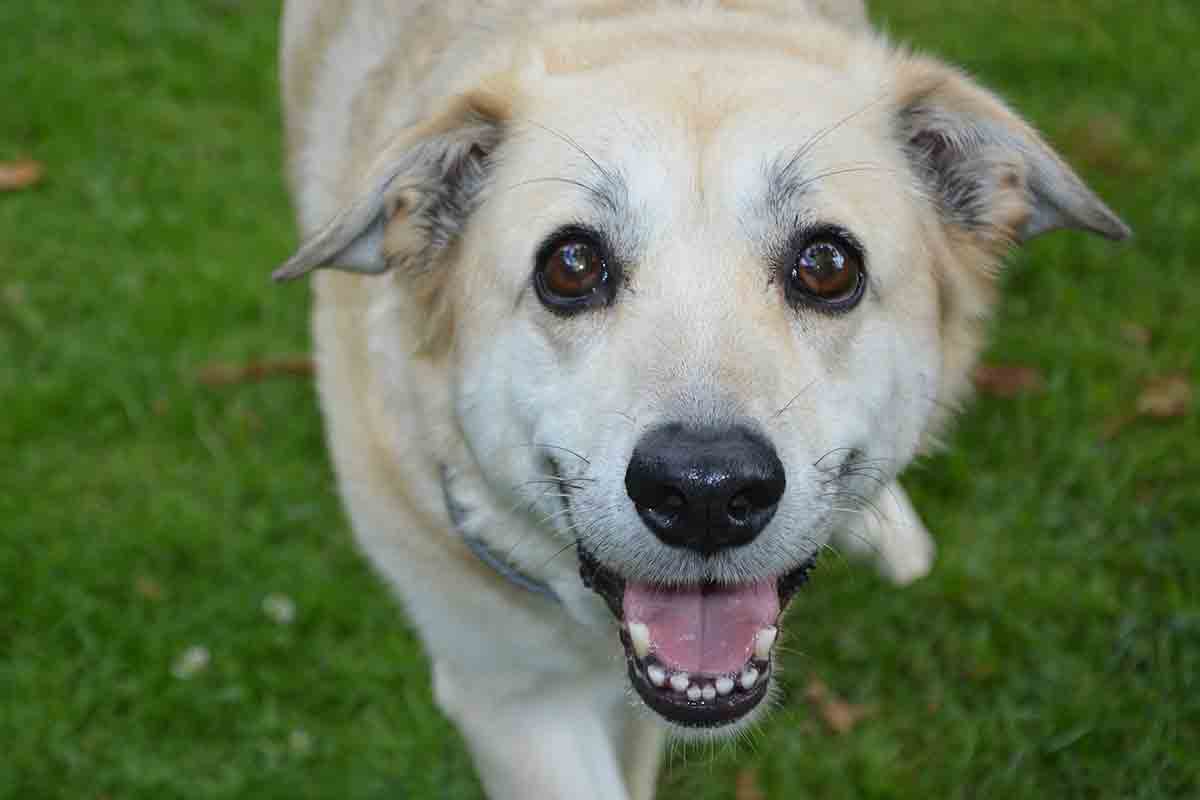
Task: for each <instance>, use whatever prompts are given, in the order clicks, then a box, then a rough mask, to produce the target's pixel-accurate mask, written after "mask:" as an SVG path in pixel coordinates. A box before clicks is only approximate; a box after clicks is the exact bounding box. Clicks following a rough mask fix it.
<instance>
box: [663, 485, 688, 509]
mask: <svg viewBox="0 0 1200 800" xmlns="http://www.w3.org/2000/svg"><path fill="white" fill-rule="evenodd" d="M685 506H687V500H686V499H685V498H684V496H683V492H680V491H679V490H677V489H671V490H670V491H668V492H667V494H666V496H665V497H664V498H663V500H662V503H661V504H660V505H659V510H660V511H666V512H669V513H672V514H678V513H679V512H680V511H683V509H684V507H685Z"/></svg>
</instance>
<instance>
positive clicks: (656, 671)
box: [646, 664, 667, 689]
mask: <svg viewBox="0 0 1200 800" xmlns="http://www.w3.org/2000/svg"><path fill="white" fill-rule="evenodd" d="M646 677H648V678H649V679H650V682H651V683H653V684H654V685H655V686H657V687H658V688H660V689H661V688H662V687H663V686H665V685H666V683H667V671H666V670H665V669H663V668H662V667H660V666H658V665H657V664H651V665H650V666H649V667H646Z"/></svg>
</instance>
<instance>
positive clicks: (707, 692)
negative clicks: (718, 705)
mask: <svg viewBox="0 0 1200 800" xmlns="http://www.w3.org/2000/svg"><path fill="white" fill-rule="evenodd" d="M689 691H690V690H689ZM700 694H701V695H702V696H703V697H704V699H705V700H707V701H709V702H711V701H713V700H715V699H716V698H717V690H716V689H715V688H713V685H712V684H711V683H710V684H707V685H706V686H705V687H704V688H703V689H702V690H700Z"/></svg>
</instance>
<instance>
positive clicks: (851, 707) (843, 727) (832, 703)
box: [804, 678, 876, 735]
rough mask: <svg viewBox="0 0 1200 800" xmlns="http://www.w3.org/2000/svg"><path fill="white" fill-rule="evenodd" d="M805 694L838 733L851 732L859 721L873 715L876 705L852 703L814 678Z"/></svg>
mask: <svg viewBox="0 0 1200 800" xmlns="http://www.w3.org/2000/svg"><path fill="white" fill-rule="evenodd" d="M804 696H805V697H806V698H808V702H810V703H812V707H813V708H814V709H815V710H816V712H817V714H818V715H819V716H820V717H821V721H822V722H824V723H825V725H826V727H828V728H829V730H831V731H833V732H834V733H836V734H839V735H841V734H845V733H849V732H850V731H852V730H853V729H854V726H856V725H857V724H858V723H860V722H862V721H863V720H864V719H866V718H867V717H870V716H871V715H873V714H874V713H875V711H876V709H875V707H874V706H861V705H855V704H854V703H850V702H848V701H846V700H843V699H842V698H840V697H838V696H837V695H836V694H834V692H833V690H832V689H830V688H829V687H828V686H826V685H825V683H824V682H823V681H820V680H818V679H816V678H813V679H812V680H811V681H809V682H808V687H807V688H806V689H805V690H804Z"/></svg>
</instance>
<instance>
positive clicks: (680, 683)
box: [671, 672, 692, 692]
mask: <svg viewBox="0 0 1200 800" xmlns="http://www.w3.org/2000/svg"><path fill="white" fill-rule="evenodd" d="M691 682H692V678H691V676H690V675H688V674H687V673H686V672H676V673H675V674H674V675H672V676H671V688H672V689H674V690H675V691H677V692H686V691H687V688H688V684H689V683H691Z"/></svg>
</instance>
